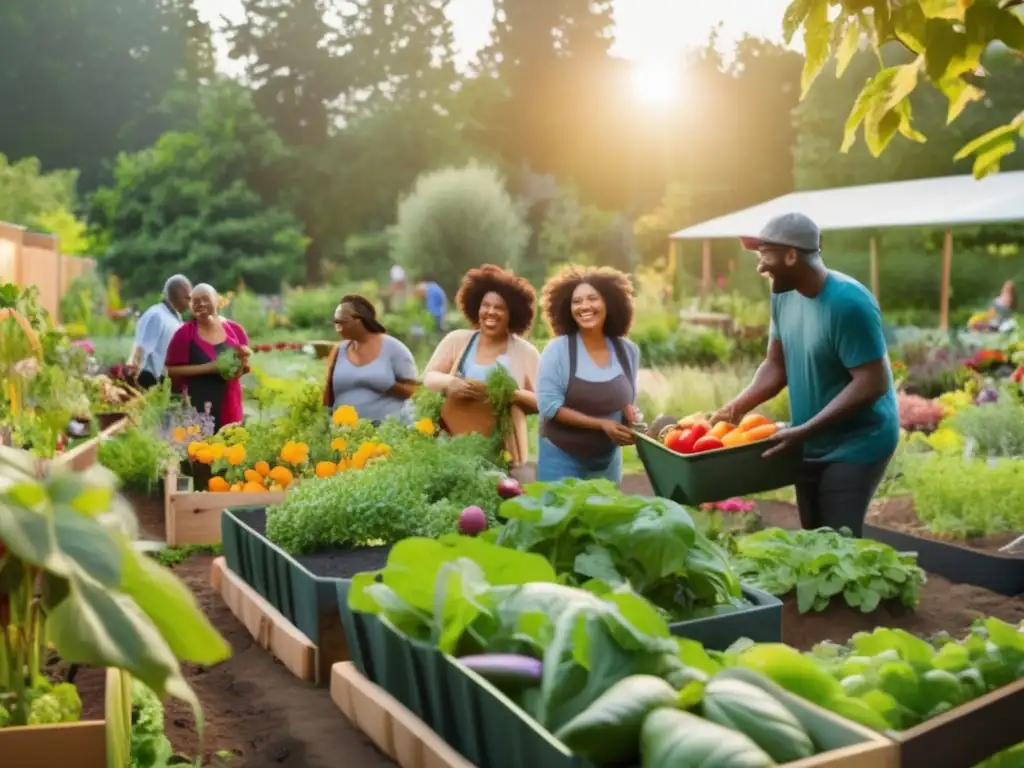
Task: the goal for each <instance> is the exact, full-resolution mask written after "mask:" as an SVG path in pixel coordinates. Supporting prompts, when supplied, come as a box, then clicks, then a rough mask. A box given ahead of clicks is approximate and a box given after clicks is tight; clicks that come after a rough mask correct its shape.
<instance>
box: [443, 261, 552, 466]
mask: <svg viewBox="0 0 1024 768" xmlns="http://www.w3.org/2000/svg"><path fill="white" fill-rule="evenodd" d="M536 301H537V295H536V293H535V291H534V290H533V286H531V285H530V284H529V282H527V281H526V280H524V279H523V278H521V277H516V276H515V275H514V274H512V273H511V272H509V271H508V270H505V269H502V268H501V267H497V266H495V265H493V264H485V265H484V266H482V267H479V268H477V269H471V270H469V272H467V273H466V275H465V276H464V277H463V278H462V285H461V286H460V287H459V291H458V293H457V294H456V296H455V303H456V304H457V305H458V307H459V310H460V311H461V312H462V314H463V315H464V316H465V318H466V319H467V320H468V321H469V323H470V325H471V326H472V329H471V330H466V329H461V330H457V331H452V332H451V333H449V334H448V335H447V336H445V337H444V339H442V340H441V343H440V344H438V346H437V349H436V350H434V354H433V356H432V357H431V358H430V362H429V363H427V367H426V368H425V369H424V375H423V384H424V386H425V387H427V388H428V389H430V390H433V391H435V392H443V393H444V394H445V395H446V401H445V409H446V410H445V413H447V414H448V415H449V418H450V420H451V421H455V417H458V421H460V422H461V423H462V424H463V425H465V424H471V423H473V422H474V419H476V421H477V423H479V422H480V421H486V420H488V419H489V418H490V410H489V408H490V407H489V405H488V403H487V387H486V385H485V383H484V382H485V381H486V380H487V376H488V374H489V373H490V372H491V370H492V369H493V368H494V366H496V365H501V366H504V368H505V369H506V370H507V371H508V372H509V374H510V375H511V376H512V378H513V379H515V380H516V383H517V384H518V386H519V388H518V390H517V391H516V394H515V399H514V401H513V405H512V413H511V416H512V419H511V421H512V430H511V434H510V435H509V436H508V438H507V440H506V443H505V447H506V450H507V451H508V453H509V454H510V456H511V459H510V461H509V463H510V465H511V466H512V467H514V468H517V467H521V466H522V465H523V464H525V463H526V461H527V459H528V449H527V446H528V443H527V429H526V414H527V413H536V412H537V397H536V395H535V394H534V392H535V390H536V381H537V362H538V360H539V359H540V355H539V354H538V353H537V348H536V347H534V346H533V345H532V344H531V343H530V342H528V341H526V340H525V339H524V338H522V336H523V334H525V333H526V332H527V331H529V330H530V326H531V325H533V313H534V305H535V304H536ZM444 426H445V427H446V428H447V429H448V430H449V431H456V430H455V429H453V425H452V424H447V423H446V424H445V425H444ZM459 431H472V430H468V429H467V430H459Z"/></svg>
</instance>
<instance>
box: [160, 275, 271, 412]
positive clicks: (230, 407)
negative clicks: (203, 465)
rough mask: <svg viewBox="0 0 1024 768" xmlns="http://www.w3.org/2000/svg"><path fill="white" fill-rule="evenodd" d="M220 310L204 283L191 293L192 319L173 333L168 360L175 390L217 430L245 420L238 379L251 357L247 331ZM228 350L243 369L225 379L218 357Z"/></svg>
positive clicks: (218, 302) (215, 294) (240, 386)
mask: <svg viewBox="0 0 1024 768" xmlns="http://www.w3.org/2000/svg"><path fill="white" fill-rule="evenodd" d="M219 306H220V297H219V296H218V295H217V291H215V290H214V289H213V286H210V285H206V284H205V283H202V284H200V285H197V286H196V287H195V288H193V289H192V314H193V315H194V317H193V319H191V320H189V321H188V322H187V323H184V324H183V325H182V326H181V327H180V328H179V329H178V330H177V332H176V333H175V334H174V336H173V338H172V339H171V343H170V345H169V346H168V347H167V361H166V363H167V375H168V376H170V377H171V382H172V383H173V385H174V391H176V392H182V393H185V394H186V395H187V396H188V399H189V401H190V402H191V404H192V407H193V408H195V409H196V410H197V411H199V412H200V413H203V412H204V411H207V410H208V411H209V413H210V415H211V416H213V421H214V428H215V429H218V430H219V429H220V428H221V427H223V426H225V425H227V424H237V423H239V422H241V421H242V419H243V418H244V413H243V410H242V383H241V381H240V379H241V376H242V374H243V373H245V372H246V371H247V370H248V363H249V357H250V356H251V354H252V351H251V350H250V349H249V336H248V335H247V334H246V332H245V329H244V328H242V326H240V325H239V324H238V323H236V322H234V321H233V320H225V319H224V318H222V317H221V316H220V314H219V313H218V308H219ZM229 349H234V350H235V351H236V353H237V354H238V357H239V360H240V362H241V366H240V367H239V368H238V369H237V373H236V375H235V376H233V377H231V378H224V376H223V375H222V374H221V372H220V371H221V369H220V368H219V367H218V365H217V358H218V357H219V356H220V355H222V354H225V353H227V352H228V350H229Z"/></svg>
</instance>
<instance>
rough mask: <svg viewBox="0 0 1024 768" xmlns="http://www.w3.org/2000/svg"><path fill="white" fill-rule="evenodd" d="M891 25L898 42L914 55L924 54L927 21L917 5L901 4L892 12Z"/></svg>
mask: <svg viewBox="0 0 1024 768" xmlns="http://www.w3.org/2000/svg"><path fill="white" fill-rule="evenodd" d="M892 23H893V26H894V27H895V29H896V34H898V35H899V39H900V42H901V43H902V44H903V45H905V46H906V47H907V48H909V49H910V50H911V51H913V52H914V53H916V54H922V53H924V49H925V45H926V42H925V37H926V30H927V25H928V19H927V18H926V17H925V15H924V13H923V12H922V11H921V6H920V5H918V4H917V3H901V4H900V5H898V6H896V7H895V8H893V10H892Z"/></svg>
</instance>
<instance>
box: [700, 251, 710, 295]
mask: <svg viewBox="0 0 1024 768" xmlns="http://www.w3.org/2000/svg"><path fill="white" fill-rule="evenodd" d="M700 261H701V269H700V292H701V295H702V296H707V295H708V294H709V293H711V241H710V240H704V241H702V242H701V248H700Z"/></svg>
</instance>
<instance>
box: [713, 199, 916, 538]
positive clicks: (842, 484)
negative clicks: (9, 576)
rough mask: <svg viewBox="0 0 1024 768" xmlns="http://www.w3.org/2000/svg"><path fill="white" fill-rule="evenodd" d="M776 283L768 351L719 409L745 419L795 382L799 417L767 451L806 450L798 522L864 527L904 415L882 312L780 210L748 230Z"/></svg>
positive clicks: (762, 267) (810, 229)
mask: <svg viewBox="0 0 1024 768" xmlns="http://www.w3.org/2000/svg"><path fill="white" fill-rule="evenodd" d="M742 243H743V246H744V247H745V248H746V249H747V250H751V251H756V252H757V253H758V255H759V257H760V259H759V261H758V265H757V271H758V273H760V274H761V275H762V276H764V277H766V278H768V280H769V281H770V282H771V290H772V297H771V326H770V329H769V342H768V352H767V356H766V358H765V360H764V362H763V363H761V366H760V367H759V368H758V369H757V373H756V374H754V380H753V382H752V383H751V384H750V386H748V387H747V388H746V389H745V390H743V392H742V393H740V394H739V395H738V396H737V397H735V398H734V399H733V400H732V402H730V403H729V404H728V405H726V406H725V407H724V408H722V409H721V410H719V411H718V412H717V413H716V414H714V416H713V417H712V423H718V422H720V421H726V422H729V423H730V424H738V423H739V421H740V419H741V418H742V417H743V416H744V415H745V414H746V413H748V412H749V411H751V410H753V409H754V408H756V407H757V406H759V405H761V404H762V403H765V402H767V401H768V400H770V399H771V398H773V397H775V396H776V395H777V394H779V392H781V391H782V389H783V388H784V387H787V386H788V387H789V403H790V408H791V410H792V425H791V426H790V427H788V428H786V429H782V430H780V431H779V432H778V433H777V438H778V444H777V445H775V446H773V447H772V448H770V449H769V450H767V451H766V452H765V455H766V456H768V455H771V454H773V453H777V452H779V451H785V450H799V451H801V452H802V456H803V465H802V471H801V476H800V478H799V480H798V482H797V484H796V498H797V506H798V507H799V510H800V523H801V525H803V527H804V528H806V529H814V528H819V527H821V526H828V527H830V528H835V529H837V530H838V529H839V528H843V527H846V528H849V529H850V531H851V532H852V533H853V535H854V536H858V537H859V536H860V535H861V533H862V531H863V525H864V517H865V515H866V514H867V509H868V504H869V503H870V502H871V498H872V496H874V494H875V490H876V489H877V488H878V485H879V483H880V482H881V480H882V477H883V476H884V474H885V469H886V467H887V466H888V464H889V460H890V459H891V458H892V455H893V453H894V452H895V450H896V444H897V442H898V440H899V415H898V410H897V407H896V394H895V390H894V387H893V377H892V371H891V370H890V367H889V353H888V349H887V348H886V344H885V336H884V334H883V330H882V313H881V310H880V309H879V307H878V302H877V301H875V298H874V296H872V295H871V291H869V290H868V289H867V288H865V287H864V286H863V285H861V284H860V283H858V282H857V281H856V280H854V279H853V278H852V277H849V276H847V275H844V274H842V273H841V272H836V271H834V270H830V269H828V268H827V267H826V266H825V264H824V262H823V261H822V260H821V234H820V232H819V230H818V227H817V225H816V224H815V223H814V222H813V221H811V220H810V219H809V218H807V217H806V216H803V215H801V214H797V213H790V214H784V215H782V216H777V217H776V218H774V219H772V220H771V221H769V222H768V223H767V224H766V225H765V227H764V229H763V230H762V231H761V234H760V235H759V236H757V237H746V238H742Z"/></svg>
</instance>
